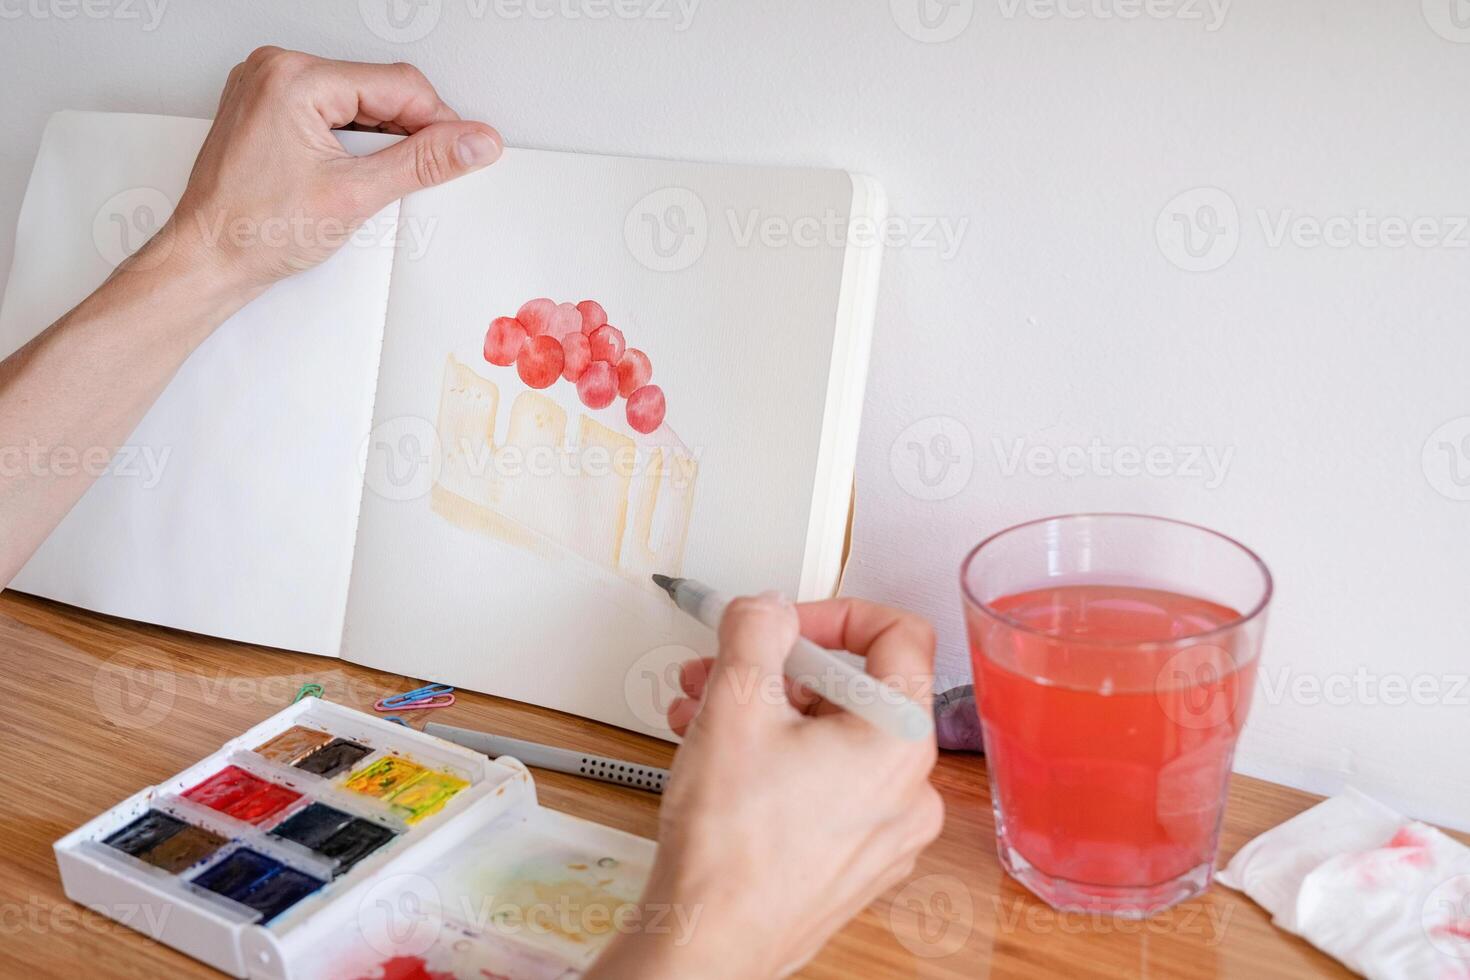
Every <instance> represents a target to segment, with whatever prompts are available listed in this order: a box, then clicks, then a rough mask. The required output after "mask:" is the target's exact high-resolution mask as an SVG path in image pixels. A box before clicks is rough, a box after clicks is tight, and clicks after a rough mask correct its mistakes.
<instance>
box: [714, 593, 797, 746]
mask: <svg viewBox="0 0 1470 980" xmlns="http://www.w3.org/2000/svg"><path fill="white" fill-rule="evenodd" d="M800 631H801V626H800V623H799V621H798V620H797V617H796V609H795V607H794V606H792V605H791V603H789V602H787V601H786V600H785V599H783V598H782V597H781V596H780V595H778V594H776V593H773V592H767V593H764V594H762V595H759V596H754V597H747V598H741V599H736V600H734V601H733V602H731V603H730V605H729V606H728V607H727V608H726V609H725V615H724V618H723V619H722V620H721V621H720V652H719V656H717V657H716V658H715V663H714V667H713V668H712V669H711V671H710V675H709V680H708V682H707V683H706V685H705V691H704V707H703V709H702V711H701V713H700V718H701V719H706V718H708V719H709V721H702V723H703V724H710V723H713V724H717V725H742V724H759V723H761V721H762V719H766V720H768V719H770V718H772V717H777V718H786V717H790V718H795V717H796V716H797V712H796V709H795V708H793V707H792V706H791V704H790V702H789V701H788V700H787V698H786V686H785V683H784V680H783V678H782V675H781V667H782V665H783V664H784V663H785V662H786V654H787V653H788V652H789V651H790V650H791V647H792V645H793V644H794V643H795V642H796V638H797V637H798V636H799V635H800Z"/></svg>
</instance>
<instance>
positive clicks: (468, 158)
mask: <svg viewBox="0 0 1470 980" xmlns="http://www.w3.org/2000/svg"><path fill="white" fill-rule="evenodd" d="M455 152H456V153H458V154H459V162H460V163H463V164H464V165H465V166H466V167H483V166H485V165H486V164H487V163H494V162H495V161H496V160H497V159H499V157H500V144H499V143H497V142H496V141H495V140H493V139H491V138H490V137H489V136H486V135H485V134H484V133H467V134H465V135H464V136H461V137H460V138H459V142H458V143H456V144H455Z"/></svg>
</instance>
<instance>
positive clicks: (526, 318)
mask: <svg viewBox="0 0 1470 980" xmlns="http://www.w3.org/2000/svg"><path fill="white" fill-rule="evenodd" d="M554 312H556V304H555V303H554V302H552V301H551V300H549V299H544V298H543V299H533V300H531V301H530V302H529V303H526V304H525V305H524V306H522V307H521V308H520V309H519V310H517V311H516V319H517V320H519V321H521V326H523V327H525V328H526V333H528V334H530V335H531V336H532V337H535V336H537V335H538V334H543V333H545V332H546V330H547V328H548V327H550V326H551V314H552V313H554Z"/></svg>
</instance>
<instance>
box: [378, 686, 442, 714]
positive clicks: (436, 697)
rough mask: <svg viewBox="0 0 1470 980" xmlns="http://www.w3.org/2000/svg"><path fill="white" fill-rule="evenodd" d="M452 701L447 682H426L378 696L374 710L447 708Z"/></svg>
mask: <svg viewBox="0 0 1470 980" xmlns="http://www.w3.org/2000/svg"><path fill="white" fill-rule="evenodd" d="M453 703H454V688H452V687H450V686H449V685H448V684H428V685H425V686H424V687H420V688H418V689H416V690H413V691H407V692H405V693H403V694H395V695H393V696H392V697H387V698H380V699H379V700H378V701H377V703H376V704H374V705H373V709H374V710H375V711H418V710H419V709H420V708H447V707H449V706H450V705H451V704H453Z"/></svg>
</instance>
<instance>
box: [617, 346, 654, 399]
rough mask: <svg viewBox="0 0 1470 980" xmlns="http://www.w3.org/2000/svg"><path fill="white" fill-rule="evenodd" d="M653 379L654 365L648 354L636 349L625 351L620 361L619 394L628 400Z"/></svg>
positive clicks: (630, 348) (631, 348)
mask: <svg viewBox="0 0 1470 980" xmlns="http://www.w3.org/2000/svg"><path fill="white" fill-rule="evenodd" d="M652 377H653V364H652V362H650V361H649V360H648V355H647V354H645V353H643V352H642V351H641V350H639V349H638V348H636V347H629V348H628V349H627V350H625V351H623V356H622V357H621V358H619V359H618V394H620V395H622V396H623V397H624V398H627V397H628V396H629V395H631V394H632V393H633V392H635V391H637V390H638V389H639V388H642V387H643V386H644V385H646V384H648V379H650V378H652Z"/></svg>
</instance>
